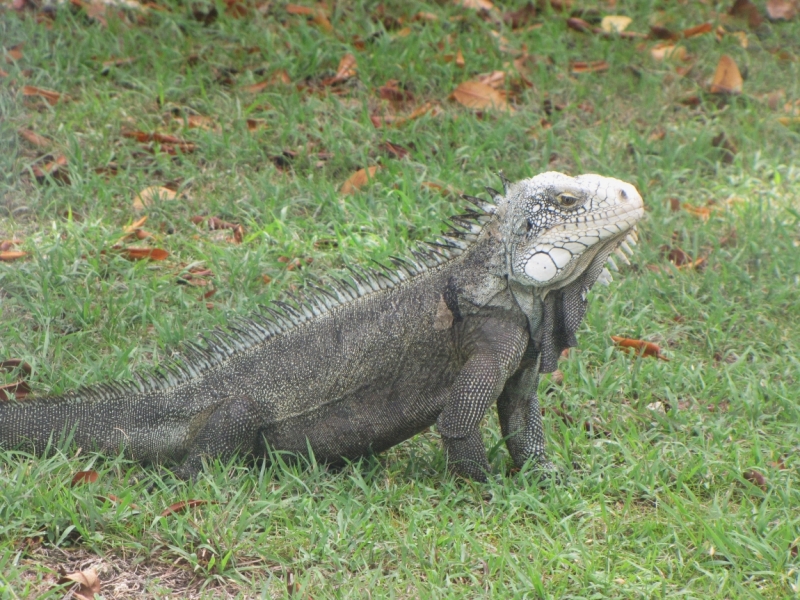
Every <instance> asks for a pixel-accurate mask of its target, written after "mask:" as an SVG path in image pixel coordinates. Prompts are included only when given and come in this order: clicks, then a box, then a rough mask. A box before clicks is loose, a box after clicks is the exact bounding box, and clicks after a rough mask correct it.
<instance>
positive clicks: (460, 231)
mask: <svg viewBox="0 0 800 600" xmlns="http://www.w3.org/2000/svg"><path fill="white" fill-rule="evenodd" d="M500 175H501V179H502V180H503V183H504V185H507V184H508V181H507V180H506V179H505V178H504V177H503V176H502V174H500ZM487 191H488V192H489V194H490V195H491V196H492V198H493V199H494V198H496V197H498V196H499V195H500V194H499V192H497V191H496V190H493V189H491V188H487ZM462 197H463V198H464V199H465V200H467V201H468V202H470V203H471V204H472V205H474V206H475V207H477V209H478V210H477V211H476V210H473V209H470V210H467V211H465V212H464V213H463V214H460V215H456V216H454V217H451V219H450V222H449V225H450V229H448V230H447V231H446V232H445V233H444V234H443V235H442V237H441V239H440V243H420V245H419V246H418V247H417V248H416V249H414V250H412V251H411V255H412V257H413V259H412V258H409V257H396V256H392V257H390V258H389V262H390V265H385V264H382V263H379V262H377V261H374V266H372V267H362V266H349V267H348V268H347V276H345V277H342V278H334V277H331V278H329V279H328V280H327V281H325V282H324V283H320V284H315V283H310V284H307V285H306V293H305V294H304V295H303V296H302V298H298V297H292V296H289V297H288V298H287V301H274V302H272V303H271V304H270V305H269V306H260V307H259V310H258V311H257V312H256V313H254V314H253V315H251V316H250V317H239V318H234V319H233V321H232V323H231V324H229V325H228V326H227V327H226V328H225V329H224V330H223V329H214V330H212V331H210V332H207V333H206V334H204V335H201V336H200V339H201V341H202V343H198V342H185V343H184V344H183V345H182V351H181V353H180V354H179V355H178V357H177V359H176V360H171V361H168V362H167V363H165V364H162V365H159V367H158V368H157V370H156V372H155V373H154V374H153V375H151V376H141V375H139V374H136V375H135V376H134V379H133V380H131V381H129V382H122V383H118V382H115V383H103V384H98V385H93V386H88V387H82V388H79V389H77V390H75V391H72V392H68V393H67V394H65V395H64V396H60V397H52V398H41V399H37V401H38V402H48V401H52V402H62V401H67V402H97V401H102V400H108V399H112V398H115V397H116V398H118V397H122V396H125V395H130V394H131V393H138V394H146V393H148V392H151V391H157V390H166V389H169V388H172V387H174V386H176V385H179V384H180V383H183V382H185V381H187V380H191V379H194V378H197V377H198V376H200V375H201V374H202V373H203V372H205V371H207V370H209V369H211V368H213V367H216V366H218V365H220V364H221V363H223V362H225V361H226V360H228V359H229V358H231V357H232V356H233V355H235V354H236V353H237V352H240V351H243V350H247V349H249V348H252V347H254V346H257V345H258V344H261V343H263V342H265V341H267V340H269V339H270V338H273V337H275V336H278V335H281V334H284V333H286V332H288V331H290V330H292V329H294V328H296V327H299V326H301V325H302V324H303V323H306V322H308V321H310V320H311V319H314V318H317V317H319V316H321V315H323V314H325V313H327V312H330V311H331V310H334V309H336V308H337V307H339V306H342V305H344V304H347V303H349V302H352V301H354V300H356V299H358V298H361V297H363V296H366V295H369V294H372V293H375V292H379V291H381V290H388V289H391V288H393V287H396V286H399V285H402V284H403V283H404V282H406V281H408V280H410V279H412V278H413V277H415V276H417V275H419V274H421V273H423V272H425V271H427V270H429V269H433V268H436V267H438V266H440V265H442V264H444V263H445V262H447V261H449V260H451V259H453V258H455V257H457V256H459V255H460V254H462V253H463V252H464V251H465V250H467V249H468V248H469V247H470V245H471V244H472V243H473V242H475V240H477V239H478V235H479V234H480V232H481V230H482V228H483V226H484V225H485V224H486V223H487V222H488V221H489V220H490V219H491V218H492V215H493V214H494V212H495V210H496V206H495V204H494V203H492V202H489V201H486V200H483V199H482V198H478V197H476V196H467V195H464V196H462Z"/></svg>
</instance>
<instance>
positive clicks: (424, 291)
mask: <svg viewBox="0 0 800 600" xmlns="http://www.w3.org/2000/svg"><path fill="white" fill-rule="evenodd" d="M503 185H504V192H503V193H500V192H497V191H495V190H493V189H491V188H487V190H488V192H489V194H490V195H491V196H492V199H493V202H487V201H484V200H481V199H479V198H476V197H471V196H465V197H464V198H465V199H467V200H468V201H470V202H472V203H473V204H474V205H475V206H476V207H477V210H475V209H472V210H471V211H470V212H468V213H467V214H465V215H462V216H460V217H455V218H454V219H453V220H452V221H451V224H452V225H453V229H451V230H450V231H449V232H448V233H446V234H444V237H443V238H441V239H440V240H439V241H438V242H436V243H433V244H427V245H425V246H423V247H421V248H420V249H419V250H418V251H416V252H415V253H414V254H413V258H410V259H392V262H393V264H392V265H391V266H387V265H380V266H377V267H371V268H369V269H361V268H353V269H351V270H350V273H349V275H348V276H346V277H344V278H341V279H336V280H334V281H332V282H331V283H328V284H324V285H319V284H318V285H310V287H309V288H308V289H307V291H306V292H305V294H304V296H303V298H302V299H298V300H295V301H292V302H291V303H281V302H276V303H274V304H272V305H270V306H267V307H265V308H264V309H263V310H262V311H260V312H259V313H257V314H255V315H252V316H250V317H249V318H246V319H240V320H238V321H235V322H234V323H233V324H232V325H231V326H230V327H229V328H228V329H227V330H226V331H215V332H213V333H211V334H209V336H207V337H205V338H204V340H205V342H204V343H202V344H188V345H187V346H186V349H185V352H184V354H183V357H182V359H181V360H179V361H175V362H172V363H170V364H168V365H167V366H166V367H164V368H163V369H162V370H161V371H160V372H159V373H158V374H157V375H155V376H151V377H139V378H138V379H137V380H135V381H132V382H128V383H107V384H104V385H99V386H93V387H87V388H83V389H79V390H77V391H75V392H71V393H67V394H65V395H63V396H59V397H50V398H41V399H33V400H29V401H20V402H4V403H0V446H1V447H4V448H14V447H22V448H25V449H28V450H32V451H35V452H41V451H42V450H44V449H45V448H46V447H47V446H48V444H49V443H50V442H51V441H53V440H56V441H57V440H58V439H59V438H61V437H62V436H65V435H69V434H71V435H72V437H73V441H74V443H75V444H78V445H80V446H82V447H84V448H87V449H96V450H99V451H105V452H118V451H119V450H120V449H124V451H125V453H126V454H127V455H128V456H130V457H133V458H135V459H137V460H141V461H144V462H161V461H165V460H166V461H170V462H173V463H176V464H177V466H176V468H175V473H176V474H177V476H179V477H181V478H191V477H194V476H196V475H197V474H198V473H199V472H200V471H201V469H202V466H203V460H204V458H212V459H213V458H219V459H221V460H228V459H229V458H231V457H232V456H233V455H234V454H235V453H237V452H242V453H248V454H256V455H262V454H265V453H266V450H267V448H272V449H273V450H276V451H287V452H289V453H299V454H307V453H308V451H309V449H310V450H311V451H312V452H313V454H314V456H315V457H316V458H317V460H320V461H325V462H334V463H335V462H339V461H341V460H342V459H353V458H356V457H359V456H362V455H364V454H367V453H370V452H381V451H382V450H385V449H387V448H389V447H391V446H394V445H396V444H399V443H400V442H402V441H404V440H406V439H408V438H410V437H412V436H414V435H415V434H417V433H419V432H421V431H423V430H425V429H427V428H428V427H430V426H431V425H433V424H434V423H435V424H436V426H437V429H438V431H439V434H440V435H441V438H442V442H443V445H444V450H445V454H446V457H447V462H448V465H449V468H450V469H451V470H452V471H453V472H455V473H456V474H458V475H461V476H464V477H467V478H472V479H475V480H479V481H483V480H485V478H486V476H487V473H488V472H489V464H488V461H487V458H486V451H485V448H484V445H483V442H482V440H481V432H480V423H481V420H482V419H483V417H484V415H485V413H486V411H487V409H488V408H489V407H490V406H492V404H494V403H497V411H498V414H499V417H500V425H501V428H502V433H503V436H504V437H505V439H506V443H507V446H508V450H509V452H510V454H511V456H512V458H513V460H514V463H515V464H516V465H518V466H520V467H521V466H522V465H523V464H525V463H527V462H529V461H531V462H534V463H536V464H537V465H538V466H540V467H543V468H545V469H547V468H551V467H552V465H551V463H549V461H548V459H547V457H546V454H545V448H544V435H543V431H542V419H541V412H540V409H539V401H538V399H537V384H538V378H539V374H540V373H546V372H551V371H553V370H554V369H555V368H556V361H557V359H558V356H559V354H560V353H561V351H562V350H563V349H564V348H567V347H570V346H574V345H575V343H576V341H575V331H576V329H577V327H578V325H579V324H580V322H581V320H582V319H583V316H584V313H585V311H586V298H587V293H588V292H589V290H590V288H591V287H592V285H593V284H594V283H595V282H596V281H597V280H598V278H603V277H605V276H606V275H608V272H607V271H606V270H605V266H604V265H605V263H606V261H607V260H608V259H610V255H611V253H612V252H615V251H616V252H618V253H619V254H620V255H621V256H622V257H623V258H624V256H625V255H624V254H622V253H621V250H625V251H628V252H630V247H629V245H628V243H627V242H630V243H635V234H636V232H635V225H636V223H637V221H639V219H641V218H642V216H643V214H644V208H643V203H642V198H641V196H640V195H639V193H638V192H637V190H636V188H635V187H634V186H633V185H631V184H629V183H625V182H623V181H620V180H617V179H612V178H607V177H601V176H599V175H581V176H578V177H569V176H567V175H564V174H561V173H556V172H547V173H542V174H540V175H537V176H535V177H532V178H530V179H524V180H521V181H519V182H516V183H513V184H512V183H510V182H508V181H507V180H506V179H505V178H503Z"/></svg>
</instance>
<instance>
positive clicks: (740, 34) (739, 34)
mask: <svg viewBox="0 0 800 600" xmlns="http://www.w3.org/2000/svg"><path fill="white" fill-rule="evenodd" d="M731 35H732V36H734V37H735V38H737V39H738V40H739V45H740V46H741V47H742V48H747V47H748V46H749V45H750V43H749V42H748V41H747V34H746V33H745V32H744V31H732V32H731Z"/></svg>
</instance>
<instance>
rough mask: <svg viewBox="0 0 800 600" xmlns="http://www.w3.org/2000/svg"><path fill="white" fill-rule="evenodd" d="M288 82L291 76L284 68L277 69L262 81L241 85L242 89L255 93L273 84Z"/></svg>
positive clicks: (285, 83) (287, 83) (286, 83)
mask: <svg viewBox="0 0 800 600" xmlns="http://www.w3.org/2000/svg"><path fill="white" fill-rule="evenodd" d="M290 83H292V78H291V77H289V73H287V72H286V70H285V69H278V70H277V71H274V72H273V73H272V74H271V75H270V76H269V77H268V78H267V79H265V80H263V81H259V82H256V83H251V84H250V85H245V86H242V91H244V92H247V93H250V94H257V93H258V92H261V91H263V90H265V89H267V88H268V87H272V86H275V85H289V84H290Z"/></svg>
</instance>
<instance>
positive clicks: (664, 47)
mask: <svg viewBox="0 0 800 600" xmlns="http://www.w3.org/2000/svg"><path fill="white" fill-rule="evenodd" d="M650 56H652V57H653V59H655V60H659V61H661V60H665V59H670V60H673V59H674V60H686V56H687V54H686V48H684V47H683V46H676V45H674V44H658V45H656V46H653V48H651V49H650Z"/></svg>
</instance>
